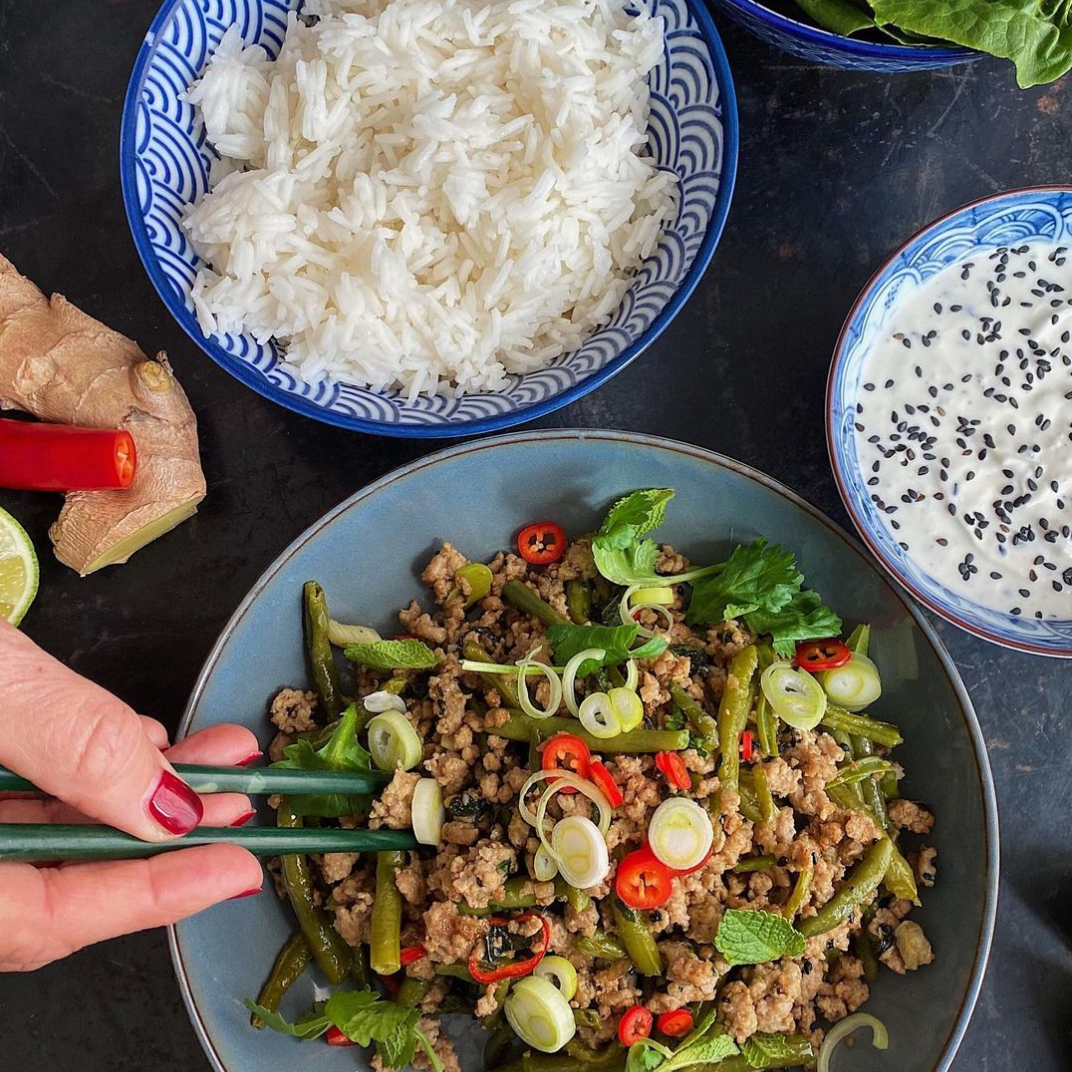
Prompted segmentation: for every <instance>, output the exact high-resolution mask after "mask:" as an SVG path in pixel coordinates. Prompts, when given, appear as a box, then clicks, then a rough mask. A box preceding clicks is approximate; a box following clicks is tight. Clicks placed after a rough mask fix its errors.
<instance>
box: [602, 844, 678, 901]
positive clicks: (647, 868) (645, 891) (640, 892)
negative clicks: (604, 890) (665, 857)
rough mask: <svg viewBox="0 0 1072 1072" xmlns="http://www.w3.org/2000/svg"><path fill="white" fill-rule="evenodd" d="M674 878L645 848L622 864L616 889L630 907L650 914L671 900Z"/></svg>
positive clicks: (668, 869)
mask: <svg viewBox="0 0 1072 1072" xmlns="http://www.w3.org/2000/svg"><path fill="white" fill-rule="evenodd" d="M672 877H673V873H672V872H671V870H670V868H669V867H667V866H666V864H664V863H663V862H662V860H659V859H657V858H656V856H655V853H653V852H652V851H651V849H650V848H648V846H647V845H645V846H644V848H642V849H636V850H635V851H634V852H631V853H630V854H629V855H628V856H626V858H625V859H624V860H622V862H621V863H620V864H619V865H618V873H617V874H616V875H615V876H614V889H615V890H616V892H617V894H618V896H619V897H620V898H621V899H622V900H623V901H624V902H625V903H626V904H627V905H628V906H629V907H630V908H635V909H638V910H640V911H647V910H648V909H651V908H658V907H659V905H664V904H666V902H667V901H669V900H670V894H671V893H672V892H673V887H672V886H671V882H670V880H671V878H672Z"/></svg>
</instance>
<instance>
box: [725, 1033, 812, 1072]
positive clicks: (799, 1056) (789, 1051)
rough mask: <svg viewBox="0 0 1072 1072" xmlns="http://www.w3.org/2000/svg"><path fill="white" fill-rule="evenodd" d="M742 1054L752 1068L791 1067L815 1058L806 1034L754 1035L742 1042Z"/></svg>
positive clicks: (807, 1062) (808, 1062)
mask: <svg viewBox="0 0 1072 1072" xmlns="http://www.w3.org/2000/svg"><path fill="white" fill-rule="evenodd" d="M741 1056H742V1057H743V1058H744V1059H745V1060H746V1061H747V1062H748V1064H749V1065H750V1066H751V1067H752V1068H789V1067H791V1066H795V1065H803V1064H810V1063H811V1062H812V1061H813V1060H814V1059H815V1053H814V1052H813V1051H812V1048H811V1043H810V1042H809V1041H808V1039H807V1038H806V1037H805V1036H804V1035H752V1036H751V1037H750V1038H747V1039H745V1040H744V1042H742V1043H741Z"/></svg>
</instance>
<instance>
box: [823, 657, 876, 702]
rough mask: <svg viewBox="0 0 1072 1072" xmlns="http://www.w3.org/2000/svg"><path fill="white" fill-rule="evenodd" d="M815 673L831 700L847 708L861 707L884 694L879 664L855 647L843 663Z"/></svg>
mask: <svg viewBox="0 0 1072 1072" xmlns="http://www.w3.org/2000/svg"><path fill="white" fill-rule="evenodd" d="M815 676H816V678H817V679H818V681H819V684H820V685H822V687H823V689H824V690H825V692H826V695H827V696H829V697H830V699H831V701H832V702H833V703H836V704H837V705H838V707H844V708H845V710H846V711H862V710H863V709H864V708H865V707H867V706H869V705H870V704H873V703H874V702H875V701H876V700H877V699H878V698H879V697H880V696H881V695H882V678H880V677H879V673H878V667H877V666H875V664H874V663H873V662H872V661H871V660H870V659H869V658H868V657H867V656H866V655H861V654H860V653H859V652H855V651H854V652H853V653H852V658H851V659H849V661H848V662H847V663H846V664H845V665H844V666H839V667H837V668H836V669H834V670H824V671H823V672H822V673H820V674H816V675H815Z"/></svg>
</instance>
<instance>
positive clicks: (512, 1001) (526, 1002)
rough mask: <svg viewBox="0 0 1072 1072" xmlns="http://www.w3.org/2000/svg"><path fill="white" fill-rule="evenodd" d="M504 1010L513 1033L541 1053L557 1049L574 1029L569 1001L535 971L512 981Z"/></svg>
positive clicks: (568, 1038)
mask: <svg viewBox="0 0 1072 1072" xmlns="http://www.w3.org/2000/svg"><path fill="white" fill-rule="evenodd" d="M503 1011H504V1012H505V1013H506V1020H507V1022H508V1023H509V1024H510V1026H511V1027H512V1028H513V1029H514V1034H516V1035H517V1037H518V1038H519V1039H521V1041H522V1042H525V1043H528V1045H529V1046H531V1047H532V1048H533V1049H534V1050H541V1051H543V1052H544V1053H556V1052H557V1051H558V1050H560V1049H562V1047H563V1046H565V1045H566V1043H567V1042H569V1041H570V1039H572V1038H573V1036H574V1034H576V1032H577V1022H576V1021H575V1020H574V1018H573V1009H571V1008H570V1004H569V1001H568V1000H567V999H566V998H565V997H564V996H563V995H562V993H561V991H559V989H558V987H556V986H555V984H554V983H552V982H550V981H549V980H548V979H543V978H541V977H540V976H538V975H530V976H528V977H527V978H525V979H521V980H520V981H519V982H516V983H514V986H513V988H512V989H511V991H510V996H509V997H508V998H507V999H506V1004H505V1005H504V1006H503Z"/></svg>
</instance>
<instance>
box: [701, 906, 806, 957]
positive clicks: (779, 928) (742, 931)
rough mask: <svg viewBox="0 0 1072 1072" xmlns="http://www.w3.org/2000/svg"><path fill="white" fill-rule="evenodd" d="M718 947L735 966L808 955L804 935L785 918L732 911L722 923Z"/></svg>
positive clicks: (759, 912)
mask: <svg viewBox="0 0 1072 1072" xmlns="http://www.w3.org/2000/svg"><path fill="white" fill-rule="evenodd" d="M715 948H717V949H718V951H719V952H720V953H721V954H722V955H723V956H724V957H725V958H726V961H727V962H728V963H729V964H730V966H731V967H734V966H736V965H738V964H765V963H767V961H770V960H779V959H780V958H781V957H799V956H800V955H801V953H803V952H804V935H802V934H801V933H800V931H798V930H797V929H796V928H795V927H794V926H793V925H792V924H791V923H790V922H789V921H788V920H787V919H786V918H785V917H784V916H779V915H775V914H774V913H773V912H761V911H749V910H747V909H739V908H730V909H728V910H727V911H726V914H725V915H724V916H723V917H722V920H721V921H720V922H719V925H718V931H717V933H716V934H715Z"/></svg>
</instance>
